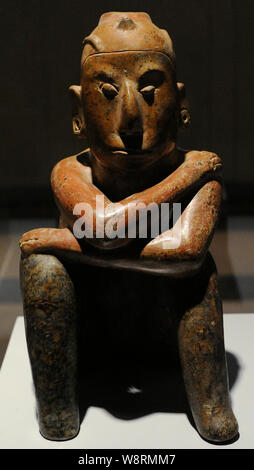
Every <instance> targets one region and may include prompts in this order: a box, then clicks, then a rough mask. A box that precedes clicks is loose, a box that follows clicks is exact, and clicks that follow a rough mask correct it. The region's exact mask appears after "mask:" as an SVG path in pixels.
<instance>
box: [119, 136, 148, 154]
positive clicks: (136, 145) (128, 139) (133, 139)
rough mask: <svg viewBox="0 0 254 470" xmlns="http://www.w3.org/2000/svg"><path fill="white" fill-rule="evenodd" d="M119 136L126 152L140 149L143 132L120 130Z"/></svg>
mask: <svg viewBox="0 0 254 470" xmlns="http://www.w3.org/2000/svg"><path fill="white" fill-rule="evenodd" d="M120 137H121V140H122V142H123V144H124V147H125V150H126V151H127V152H129V151H131V150H142V142H143V132H129V133H128V132H120Z"/></svg>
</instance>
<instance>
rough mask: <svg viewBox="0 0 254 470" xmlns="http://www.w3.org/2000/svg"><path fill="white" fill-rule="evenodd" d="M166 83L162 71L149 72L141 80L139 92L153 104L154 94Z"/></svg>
mask: <svg viewBox="0 0 254 470" xmlns="http://www.w3.org/2000/svg"><path fill="white" fill-rule="evenodd" d="M163 82H164V73H163V72H162V71H161V70H148V71H147V72H145V73H144V74H143V75H142V76H141V77H140V78H139V92H140V93H142V95H143V97H144V98H145V100H146V101H149V103H150V104H151V103H152V100H153V98H154V92H155V90H156V88H159V87H160V86H161V85H162V83H163Z"/></svg>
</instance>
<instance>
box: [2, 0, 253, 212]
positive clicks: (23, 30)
mask: <svg viewBox="0 0 254 470" xmlns="http://www.w3.org/2000/svg"><path fill="white" fill-rule="evenodd" d="M110 10H117V11H119V10H120V11H146V12H147V13H149V14H150V15H151V18H152V20H153V21H154V23H155V24H156V25H157V26H159V27H161V28H165V29H167V30H168V32H169V33H170V35H171V37H172V39H173V42H174V46H175V50H176V55H177V70H178V81H184V82H185V85H186V89H187V93H188V97H189V101H190V105H191V110H192V125H191V128H190V129H189V130H188V131H186V132H185V135H183V136H181V139H180V141H181V143H182V144H183V145H185V146H187V147H189V148H193V149H201V150H202V149H203V150H211V151H215V152H216V153H218V154H220V155H221V156H222V157H223V160H224V165H225V171H224V176H225V182H226V185H225V207H226V208H227V211H228V212H229V213H238V214H239V213H250V212H253V207H254V192H253V190H252V187H253V184H254V162H253V150H252V129H253V114H254V110H253V103H252V96H253V87H254V84H253V70H254V67H253V61H254V54H253V13H254V2H253V0H242V1H239V0H210V1H209V0H159V1H156V0H146V1H144V0H143V1H141V0H140V1H138V0H136V1H134V0H128V1H126V0H121V2H120V0H118V1H116V0H108V1H107V0H105V1H99V0H92V1H86V0H52V1H48V0H8V1H6V2H5V4H4V5H3V2H2V6H1V12H0V17H1V20H2V21H1V23H2V24H1V33H2V34H3V39H2V41H1V43H2V50H1V80H2V81H3V83H2V84H1V91H2V94H3V99H2V100H1V101H2V103H1V107H0V120H1V173H0V174H1V185H0V214H1V215H3V216H6V217H10V216H11V217H13V216H14V217H17V216H22V217H23V216H44V215H46V216H49V215H52V214H53V211H54V205H53V201H52V196H51V190H50V187H49V177H50V172H51V170H52V168H53V166H54V164H55V162H56V161H58V160H59V159H61V158H63V157H65V156H68V155H70V154H73V153H75V152H78V151H79V150H81V148H82V147H81V146H80V143H79V142H77V141H76V140H75V139H74V137H73V136H72V129H71V107H70V102H69V96H68V91H67V89H68V86H69V85H70V84H79V67H80V56H81V43H82V39H83V38H84V37H85V36H86V35H88V34H89V33H90V32H91V30H92V29H94V27H95V26H96V25H97V23H98V20H99V16H100V15H101V14H102V13H104V12H105V11H110Z"/></svg>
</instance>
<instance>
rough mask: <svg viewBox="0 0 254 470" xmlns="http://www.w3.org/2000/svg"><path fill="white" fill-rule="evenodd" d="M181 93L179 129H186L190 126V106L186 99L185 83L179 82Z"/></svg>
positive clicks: (179, 91)
mask: <svg viewBox="0 0 254 470" xmlns="http://www.w3.org/2000/svg"><path fill="white" fill-rule="evenodd" d="M177 88H178V93H179V127H181V128H184V127H188V126H189V125H190V120H191V118H190V106H189V101H188V99H187V98H186V93H185V86H184V83H181V82H177Z"/></svg>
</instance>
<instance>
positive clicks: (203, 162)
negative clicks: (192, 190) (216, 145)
mask: <svg viewBox="0 0 254 470" xmlns="http://www.w3.org/2000/svg"><path fill="white" fill-rule="evenodd" d="M183 165H184V166H186V167H187V168H193V169H194V170H197V171H198V172H199V173H200V176H205V175H206V174H208V173H215V172H219V171H221V170H222V160H221V158H220V157H219V156H218V155H216V153H212V152H206V151H195V150H193V151H191V152H188V153H186V156H185V161H184V163H183Z"/></svg>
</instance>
